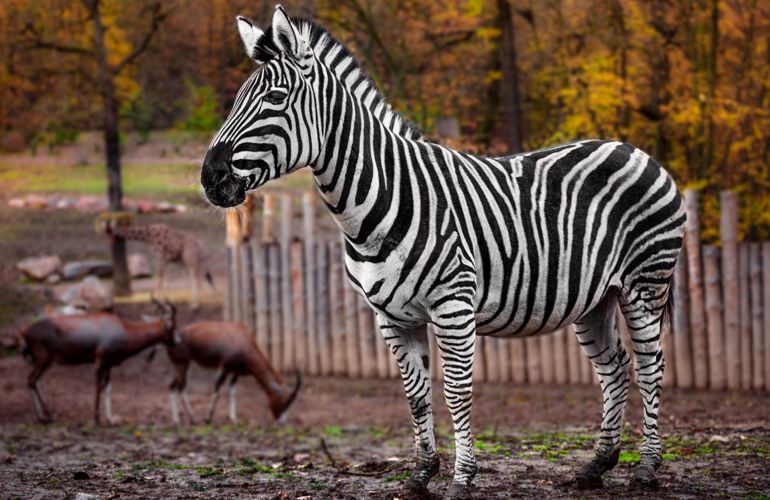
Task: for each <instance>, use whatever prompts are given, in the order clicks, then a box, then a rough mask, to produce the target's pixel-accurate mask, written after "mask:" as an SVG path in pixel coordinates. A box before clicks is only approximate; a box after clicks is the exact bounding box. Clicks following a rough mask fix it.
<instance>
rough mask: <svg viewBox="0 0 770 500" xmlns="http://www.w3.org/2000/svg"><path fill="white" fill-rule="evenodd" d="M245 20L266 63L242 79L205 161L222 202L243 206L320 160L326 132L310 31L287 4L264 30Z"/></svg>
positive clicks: (254, 53)
mask: <svg viewBox="0 0 770 500" xmlns="http://www.w3.org/2000/svg"><path fill="white" fill-rule="evenodd" d="M237 25H238V32H239V33H240V35H241V39H242V40H243V44H244V46H245V48H246V53H247V55H248V56H249V58H251V59H252V60H254V61H255V62H256V63H257V64H259V65H260V67H259V68H258V69H257V70H256V71H255V72H254V73H253V74H252V75H251V76H250V77H249V79H248V80H246V82H245V83H244V84H243V86H241V89H240V90H239V91H238V95H237V97H236V99H235V104H234V105H233V109H232V110H231V111H230V115H229V116H228V117H227V120H225V123H224V124H223V125H222V128H221V129H220V130H219V132H217V134H216V135H215V136H214V139H213V140H212V141H211V144H210V146H209V150H208V152H207V154H206V158H205V160H204V162H203V167H202V169H201V184H202V186H203V189H204V192H205V193H206V197H207V198H208V199H209V201H210V202H211V203H213V204H214V205H217V206H220V207H233V206H236V205H239V204H241V203H242V202H243V200H244V199H245V197H246V192H247V191H250V190H253V189H256V188H257V187H259V186H261V185H262V184H264V183H265V182H267V181H269V180H271V179H276V178H278V177H280V176H282V175H284V174H286V173H288V172H291V171H293V170H296V169H298V168H301V167H304V166H306V165H308V164H311V163H312V162H314V161H315V160H316V159H317V157H318V155H319V153H320V150H321V143H322V137H323V132H322V124H321V123H320V121H321V120H320V118H319V114H318V105H317V99H316V91H315V88H314V80H315V77H316V75H317V73H316V71H314V68H315V65H316V58H315V55H314V53H313V50H312V48H311V46H310V44H309V42H308V38H307V34H306V33H303V32H301V30H300V29H298V27H297V24H295V23H294V22H292V20H291V19H289V16H288V15H287V14H286V11H284V10H283V8H282V7H281V6H278V7H276V9H275V13H274V15H273V22H272V25H271V26H269V27H268V28H267V29H266V30H264V31H262V30H261V29H259V28H258V27H256V26H255V25H254V23H253V22H252V21H251V20H249V19H248V18H246V17H243V16H238V17H237Z"/></svg>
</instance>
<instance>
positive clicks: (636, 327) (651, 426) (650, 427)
mask: <svg viewBox="0 0 770 500" xmlns="http://www.w3.org/2000/svg"><path fill="white" fill-rule="evenodd" d="M635 283H636V284H635V285H634V288H632V289H631V290H630V291H628V292H624V294H623V296H622V297H621V299H620V304H621V310H622V311H623V316H624V317H625V318H626V323H627V324H628V331H629V334H630V335H631V340H632V342H633V346H634V356H635V359H636V380H637V382H638V384H639V392H640V393H641V396H642V404H643V406H644V423H643V427H642V433H643V435H644V439H643V441H642V446H641V449H640V454H639V457H640V460H639V464H638V465H637V466H636V468H635V469H634V479H633V485H634V486H637V487H642V488H655V487H656V486H657V484H658V482H657V479H656V478H655V471H657V470H658V468H659V467H660V465H661V463H662V453H663V450H662V446H661V441H660V435H659V433H658V408H659V405H660V394H661V392H662V389H663V386H662V384H663V368H664V360H663V351H662V349H661V334H662V333H663V324H664V320H666V319H667V320H669V321H670V313H671V311H670V307H671V302H670V299H671V294H670V290H671V287H670V284H669V281H668V279H667V278H665V279H655V280H654V281H651V282H644V281H641V280H636V281H635ZM666 315H668V317H666Z"/></svg>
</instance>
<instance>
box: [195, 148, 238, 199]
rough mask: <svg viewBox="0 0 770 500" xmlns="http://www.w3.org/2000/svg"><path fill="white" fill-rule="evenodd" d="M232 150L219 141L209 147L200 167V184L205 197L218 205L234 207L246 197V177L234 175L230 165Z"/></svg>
mask: <svg viewBox="0 0 770 500" xmlns="http://www.w3.org/2000/svg"><path fill="white" fill-rule="evenodd" d="M231 159H232V150H231V149H230V146H229V145H228V144H224V143H220V144H217V145H216V146H214V147H213V148H211V149H209V151H208V153H206V159H205V160H203V168H201V185H202V186H203V191H204V192H205V193H206V198H208V200H209V201H210V202H211V203H213V204H214V205H217V206H219V207H234V206H236V205H240V204H241V203H243V201H244V200H245V199H246V188H247V184H248V179H247V178H244V177H241V176H239V175H236V174H235V173H234V172H233V171H232V168H231V167H230V165H231Z"/></svg>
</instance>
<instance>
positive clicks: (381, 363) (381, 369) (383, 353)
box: [372, 313, 390, 378]
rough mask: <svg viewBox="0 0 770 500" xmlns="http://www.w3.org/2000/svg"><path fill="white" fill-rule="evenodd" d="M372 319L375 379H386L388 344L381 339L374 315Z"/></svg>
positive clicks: (388, 355) (388, 354)
mask: <svg viewBox="0 0 770 500" xmlns="http://www.w3.org/2000/svg"><path fill="white" fill-rule="evenodd" d="M373 319H374V322H373V325H372V328H373V329H374V351H375V353H376V356H377V377H379V378H388V362H389V361H390V360H389V359H388V358H389V357H390V351H388V344H386V343H385V340H384V339H383V338H382V333H381V332H380V325H379V322H378V321H377V314H376V313H375V314H374V315H373Z"/></svg>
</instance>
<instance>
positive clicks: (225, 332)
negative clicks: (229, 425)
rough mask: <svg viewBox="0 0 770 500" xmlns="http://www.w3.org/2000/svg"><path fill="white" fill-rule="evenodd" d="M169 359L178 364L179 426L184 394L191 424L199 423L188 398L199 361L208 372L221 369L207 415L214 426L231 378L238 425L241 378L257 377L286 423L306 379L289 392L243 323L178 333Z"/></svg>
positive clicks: (204, 324) (200, 325) (174, 412)
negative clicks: (223, 391) (190, 380)
mask: <svg viewBox="0 0 770 500" xmlns="http://www.w3.org/2000/svg"><path fill="white" fill-rule="evenodd" d="M166 349H167V350H168V356H169V358H170V359H171V362H172V363H173V364H174V368H175V371H176V373H175V377H174V381H173V382H172V383H171V416H172V418H173V419H174V423H177V424H178V423H179V409H178V407H177V396H178V395H179V393H180V392H181V393H182V403H183V404H184V409H185V412H186V413H187V417H188V418H189V419H190V422H191V423H193V422H195V419H194V418H193V415H192V411H191V410H190V402H189V400H188V398H187V372H188V369H189V367H190V362H191V361H195V362H196V363H198V364H199V365H201V366H203V367H206V368H217V369H218V373H217V380H216V385H215V387H214V398H213V399H212V401H211V405H210V406H209V410H208V413H207V414H206V422H207V423H210V422H211V419H212V417H213V415H214V408H215V406H216V404H217V400H218V399H219V391H220V389H221V388H222V384H224V382H225V380H226V379H227V377H228V375H229V376H230V421H231V422H233V423H236V421H237V419H236V415H235V404H236V388H235V384H236V382H237V381H238V377H239V376H241V375H253V376H254V378H255V379H257V383H259V385H260V386H261V387H262V389H263V390H264V391H265V393H266V394H267V401H268V405H269V406H270V410H271V411H272V413H273V416H274V417H275V418H276V419H278V420H279V421H281V422H283V421H284V420H285V416H286V412H287V410H288V409H289V406H291V404H292V403H293V402H294V398H295V397H296V396H297V392H298V391H299V388H300V385H301V384H302V377H301V376H300V373H299V371H297V375H296V377H297V378H296V382H295V384H294V388H293V389H289V388H288V387H287V386H286V385H284V383H283V382H282V380H281V377H280V375H278V373H276V371H275V370H274V369H273V367H272V366H271V365H270V362H269V361H268V360H267V358H266V357H265V355H264V354H262V351H261V350H260V349H259V347H257V343H256V342H255V340H254V336H253V335H252V333H251V332H250V331H249V330H248V328H246V327H245V326H244V325H242V324H240V323H227V322H219V321H200V322H197V323H191V324H189V325H187V326H185V327H183V328H179V329H178V330H177V331H176V332H175V333H174V342H173V345H169V344H167V345H166Z"/></svg>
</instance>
